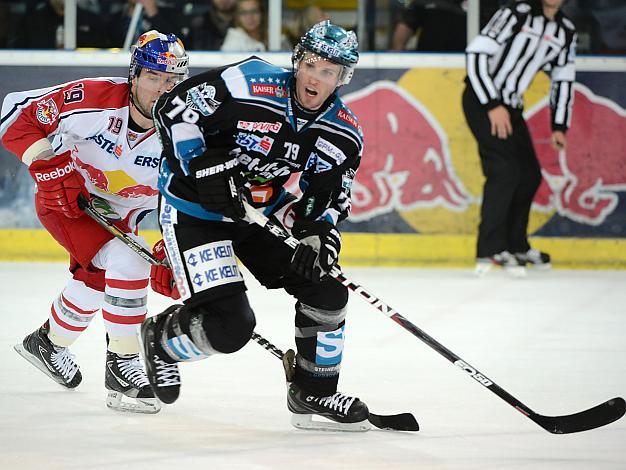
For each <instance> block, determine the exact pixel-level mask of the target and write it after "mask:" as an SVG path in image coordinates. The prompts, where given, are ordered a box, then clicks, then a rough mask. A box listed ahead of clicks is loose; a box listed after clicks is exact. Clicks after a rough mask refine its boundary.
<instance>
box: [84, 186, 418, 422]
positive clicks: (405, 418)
mask: <svg viewBox="0 0 626 470" xmlns="http://www.w3.org/2000/svg"><path fill="white" fill-rule="evenodd" d="M78 205H79V207H80V208H81V209H82V210H83V212H85V213H86V214H87V215H88V216H89V217H91V218H92V219H93V220H95V221H96V222H97V223H98V224H100V225H101V226H102V227H103V228H104V229H105V230H108V231H109V232H110V233H111V234H112V235H113V236H115V237H116V238H118V239H119V240H121V241H122V242H123V243H124V244H126V246H128V247H129V248H130V249H131V250H133V251H134V252H135V253H137V254H138V255H139V256H141V257H142V258H143V259H144V260H146V261H147V262H148V263H150V264H152V265H155V266H157V265H167V258H166V259H164V260H163V261H159V260H158V259H156V258H155V257H154V255H153V254H152V253H151V252H149V251H148V250H146V249H145V248H144V247H143V246H141V245H140V244H139V243H137V241H135V240H134V239H133V238H131V237H129V236H128V234H127V233H126V232H124V231H123V230H121V229H119V228H118V227H116V226H115V225H114V224H113V223H114V222H115V221H116V220H120V217H119V215H118V214H117V213H116V212H115V211H113V210H112V209H111V208H110V207H109V205H108V203H107V202H106V201H104V200H103V199H100V198H96V197H92V198H91V199H90V200H89V201H88V200H87V199H86V198H85V197H83V196H82V195H81V196H79V198H78ZM105 214H107V215H108V216H109V217H107V215H105ZM252 339H253V340H254V341H256V342H257V343H258V344H259V345H260V346H262V347H263V348H264V349H266V350H267V351H269V352H270V353H271V354H272V355H274V356H275V357H277V358H278V359H280V360H281V361H282V362H283V367H284V369H285V376H286V378H287V381H288V382H291V381H292V380H293V376H294V360H295V353H294V351H293V350H291V349H289V350H288V351H287V352H285V353H283V352H282V351H281V350H280V349H278V348H277V347H276V346H274V345H273V344H272V343H270V342H269V341H268V340H267V339H265V338H264V337H263V336H261V335H260V334H258V333H256V332H252ZM369 421H370V423H372V424H373V425H374V426H376V427H377V428H380V429H388V430H392V431H419V425H418V424H417V421H416V419H415V417H414V416H413V415H412V414H411V413H401V414H396V415H378V414H375V413H370V415H369Z"/></svg>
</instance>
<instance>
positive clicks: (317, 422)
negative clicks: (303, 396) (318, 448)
mask: <svg viewBox="0 0 626 470" xmlns="http://www.w3.org/2000/svg"><path fill="white" fill-rule="evenodd" d="M313 418H315V419H313ZM291 425H292V426H293V427H295V428H298V429H306V430H315V431H340V432H365V431H369V430H370V429H371V428H372V425H371V424H370V422H369V421H368V420H364V421H359V422H356V423H338V422H337V421H332V420H330V419H326V418H324V417H323V416H318V415H312V414H297V413H293V414H292V415H291Z"/></svg>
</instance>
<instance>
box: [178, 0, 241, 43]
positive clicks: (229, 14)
mask: <svg viewBox="0 0 626 470" xmlns="http://www.w3.org/2000/svg"><path fill="white" fill-rule="evenodd" d="M235 2H236V0H211V1H210V3H209V7H208V10H207V12H206V13H205V14H204V15H202V16H198V17H196V18H194V19H192V21H191V36H190V38H189V41H188V43H189V44H190V45H191V49H197V50H205V51H219V50H220V48H221V47H222V43H223V42H224V38H225V37H226V31H228V28H230V27H231V26H233V24H234V21H235Z"/></svg>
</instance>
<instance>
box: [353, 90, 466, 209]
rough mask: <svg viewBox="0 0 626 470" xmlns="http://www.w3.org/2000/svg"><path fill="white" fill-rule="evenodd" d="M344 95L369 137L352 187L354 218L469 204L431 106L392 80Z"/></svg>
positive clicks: (444, 134) (366, 135)
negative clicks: (424, 104) (422, 102)
mask: <svg viewBox="0 0 626 470" xmlns="http://www.w3.org/2000/svg"><path fill="white" fill-rule="evenodd" d="M344 99H345V101H346V103H347V104H348V106H349V107H350V109H351V110H352V111H353V112H354V113H355V114H356V115H357V116H358V118H359V123H360V124H361V126H362V128H363V134H364V136H365V149H364V153H363V159H362V161H361V166H360V168H359V171H358V174H357V179H356V181H355V184H354V186H353V189H352V215H351V220H352V221H360V220H365V219H369V218H371V217H375V216H378V215H382V214H385V213H388V212H390V211H392V210H397V211H409V210H413V209H416V208H421V207H423V208H426V207H435V206H443V207H445V208H447V209H448V210H451V211H457V212H462V211H465V210H466V209H467V207H468V205H469V204H470V202H471V201H472V196H471V195H470V194H469V193H468V192H467V190H466V189H465V187H464V185H463V183H462V181H461V180H460V179H459V177H458V176H457V174H456V172H455V170H454V167H453V166H452V161H451V158H450V150H449V147H448V139H447V136H446V133H445V132H444V131H443V129H442V128H441V126H440V125H439V123H438V122H437V121H436V119H435V118H434V117H433V116H432V114H431V113H430V112H429V111H428V109H427V108H426V107H424V106H423V105H422V104H421V103H420V102H419V101H418V100H416V99H415V98H414V97H413V96H412V95H410V94H409V93H408V92H407V91H406V90H404V89H403V88H401V87H400V86H398V85H397V84H396V83H394V82H389V81H379V82H374V83H373V84H371V85H369V86H368V87H366V88H363V89H361V90H359V91H357V92H355V93H351V94H349V95H346V96H345V97H344Z"/></svg>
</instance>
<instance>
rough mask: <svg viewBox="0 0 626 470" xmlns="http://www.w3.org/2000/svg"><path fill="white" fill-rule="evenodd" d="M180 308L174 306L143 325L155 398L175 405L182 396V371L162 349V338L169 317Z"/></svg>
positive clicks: (144, 353)
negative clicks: (180, 395) (179, 396)
mask: <svg viewBox="0 0 626 470" xmlns="http://www.w3.org/2000/svg"><path fill="white" fill-rule="evenodd" d="M178 308H180V305H172V306H171V307H169V308H168V309H166V310H165V311H164V312H163V313H160V314H159V315H156V316H154V317H150V318H147V319H146V320H145V321H144V322H143V323H142V325H141V346H142V348H143V357H144V361H145V363H146V374H147V376H148V380H149V381H150V386H151V387H152V391H153V392H154V394H155V396H156V397H157V398H158V399H159V400H161V401H162V402H163V403H167V404H171V403H174V402H175V401H176V400H177V399H178V395H179V394H180V371H179V370H178V364H177V363H176V361H174V360H173V359H172V358H170V356H169V355H168V354H167V353H166V352H165V351H164V350H163V348H162V347H161V345H160V341H161V340H160V338H161V335H162V334H163V330H164V325H165V324H166V321H167V320H168V317H170V316H171V315H172V314H173V313H174V312H175V311H176V310H178Z"/></svg>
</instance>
